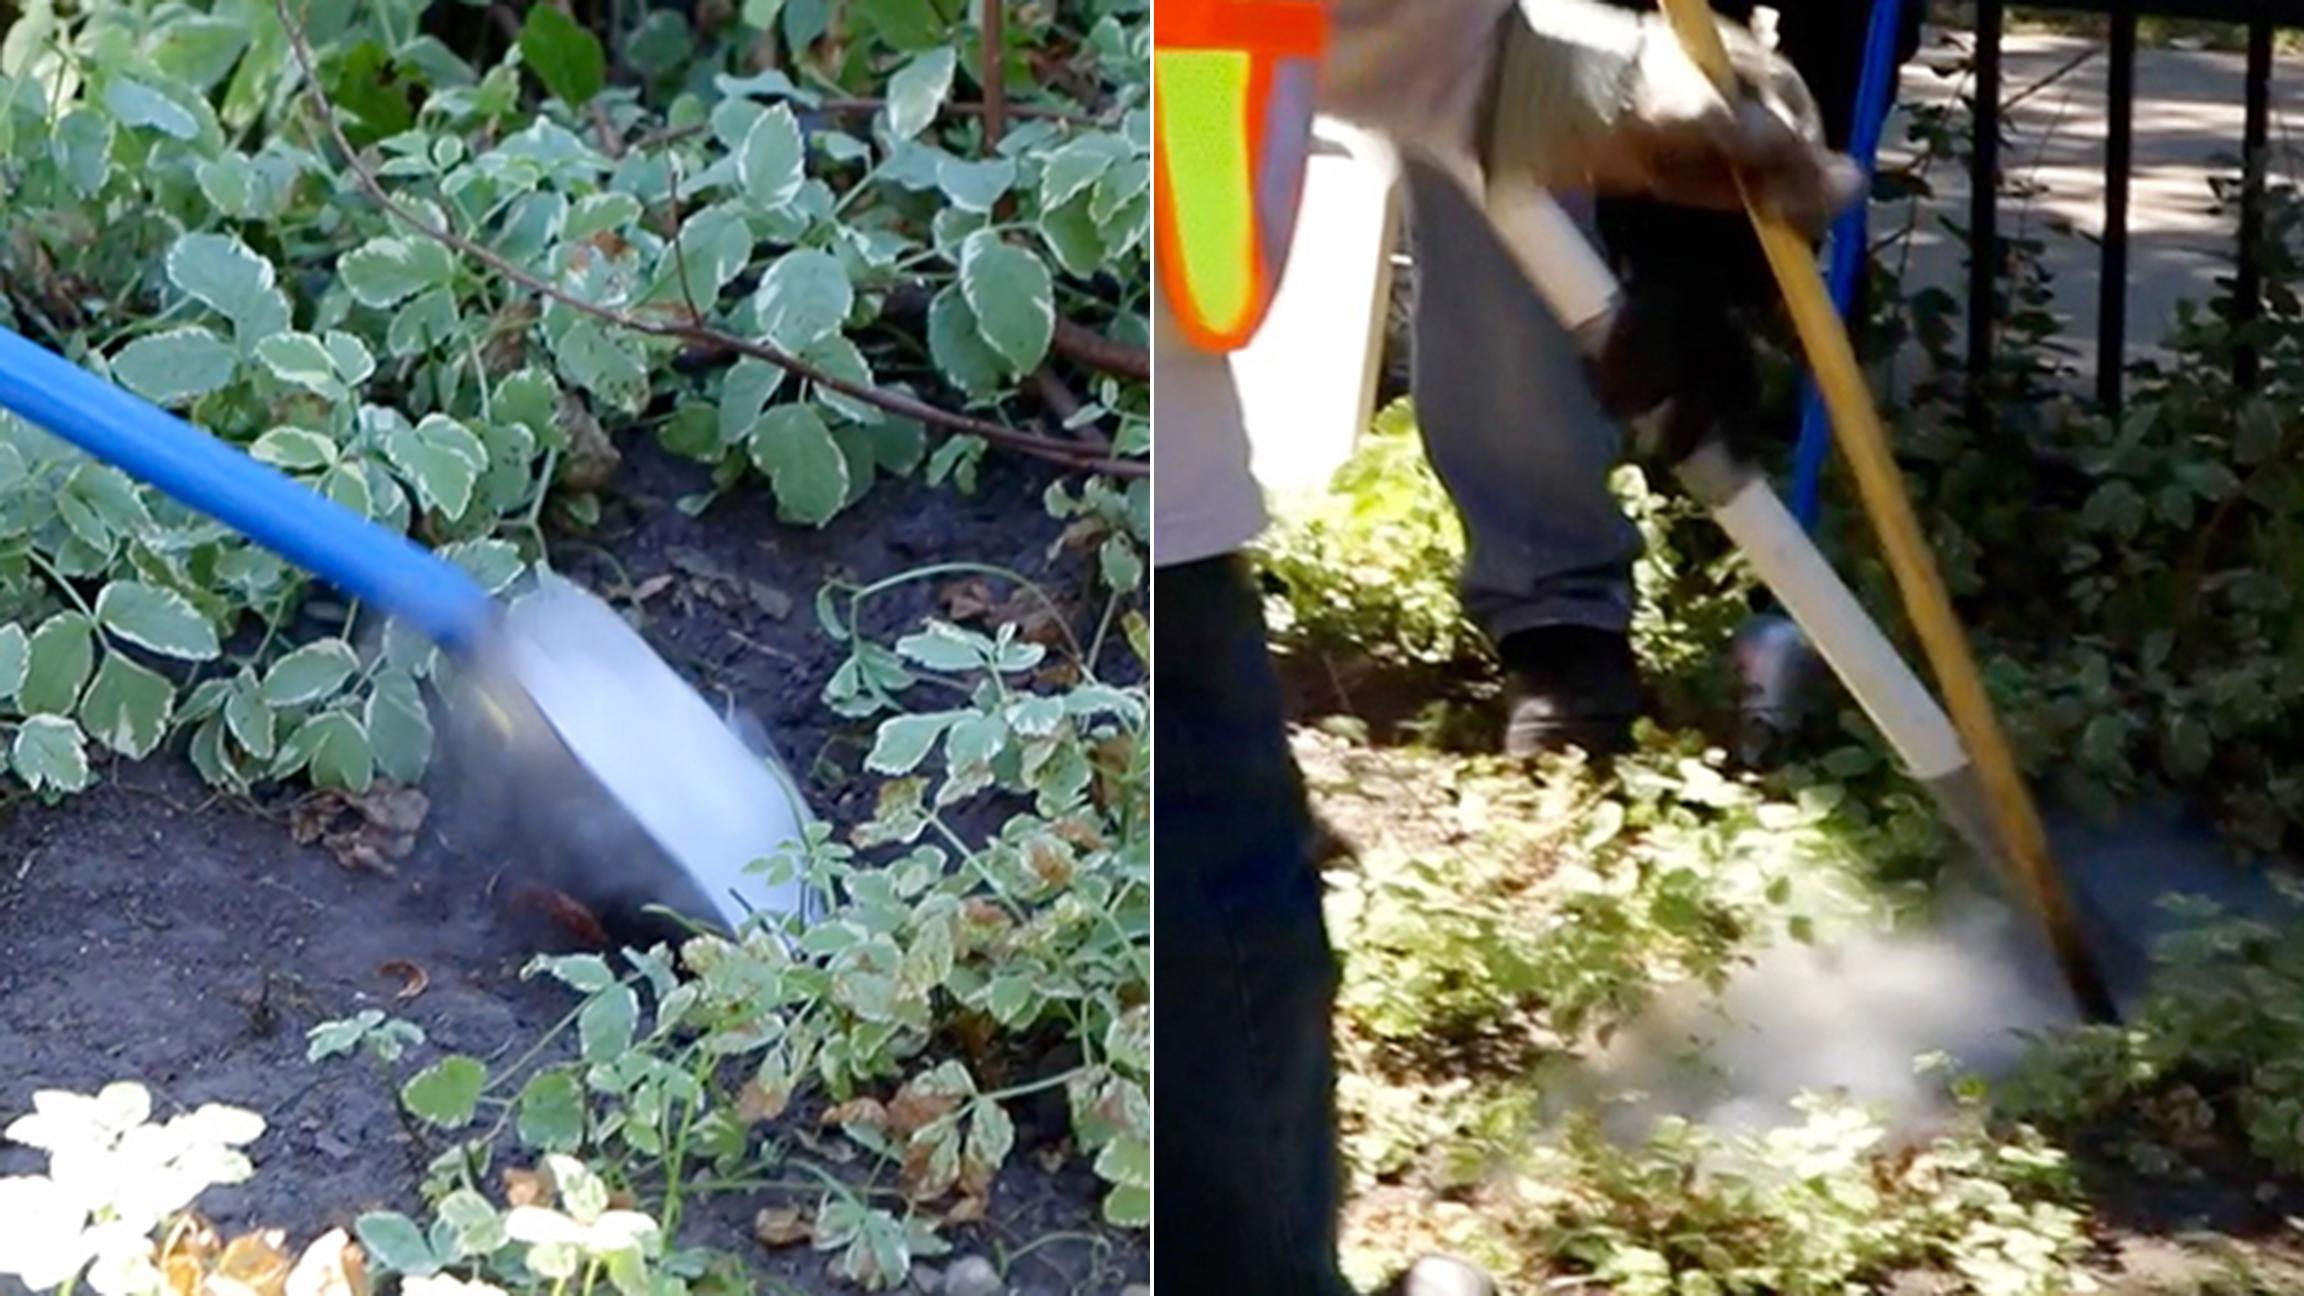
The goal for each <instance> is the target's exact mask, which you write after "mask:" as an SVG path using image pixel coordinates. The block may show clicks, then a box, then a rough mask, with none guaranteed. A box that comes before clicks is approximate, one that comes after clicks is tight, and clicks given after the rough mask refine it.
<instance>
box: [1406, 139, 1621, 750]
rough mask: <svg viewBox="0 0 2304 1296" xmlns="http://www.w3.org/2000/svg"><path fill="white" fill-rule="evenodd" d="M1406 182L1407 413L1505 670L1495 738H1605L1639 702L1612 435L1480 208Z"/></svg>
mask: <svg viewBox="0 0 2304 1296" xmlns="http://www.w3.org/2000/svg"><path fill="white" fill-rule="evenodd" d="M1408 185H1409V202H1410V210H1411V213H1412V218H1413V228H1414V234H1415V256H1416V298H1415V307H1414V342H1413V350H1414V372H1415V377H1414V396H1415V404H1416V420H1417V423H1418V425H1419V426H1420V427H1421V429H1422V430H1423V434H1424V445H1425V450H1426V453H1427V454H1428V455H1429V456H1430V458H1431V461H1432V467H1433V470H1434V471H1435V472H1436V473H1438V474H1439V477H1440V480H1441V482H1442V483H1443V484H1444V485H1445V486H1446V487H1447V489H1448V494H1449V496H1450V498H1451V500H1452V501H1453V502H1454V504H1455V506H1456V511H1457V514H1458V516H1459V517H1460V518H1461V519H1462V521H1463V524H1464V533H1465V541H1466V555H1465V565H1464V573H1463V578H1462V589H1463V599H1464V610H1465V612H1466V614H1467V615H1468V616H1470V618H1471V619H1472V621H1473V623H1474V624H1475V625H1477V626H1478V627H1479V628H1480V629H1481V631H1482V632H1483V633H1485V634H1486V635H1487V636H1488V638H1489V639H1490V641H1491V642H1493V643H1495V644H1496V646H1497V651H1498V654H1499V656H1501V657H1502V658H1503V659H1504V663H1505V666H1506V668H1507V671H1508V674H1509V677H1510V682H1511V687H1512V693H1513V697H1512V716H1511V719H1510V721H1509V725H1508V728H1507V732H1506V738H1505V747H1506V750H1507V751H1512V752H1515V753H1516V754H1525V753H1527V752H1530V751H1535V750H1541V749H1543V748H1546V747H1551V746H1557V745H1559V744H1560V743H1561V742H1564V741H1565V742H1574V743H1576V744H1577V745H1579V746H1584V747H1586V748H1602V749H1606V748H1613V747H1616V746H1619V745H1621V742H1622V730H1623V729H1624V728H1625V727H1626V726H1628V725H1629V724H1630V722H1631V719H1632V716H1633V714H1634V713H1636V712H1637V710H1638V707H1639V683H1638V677H1637V672H1636V671H1635V669H1634V667H1633V662H1632V655H1631V649H1630V644H1629V639H1628V637H1627V635H1628V631H1629V627H1630V625H1631V619H1632V562H1633V560H1634V559H1635V558H1637V557H1638V556H1639V553H1640V533H1639V531H1638V530H1637V529H1635V528H1634V527H1633V526H1632V524H1631V523H1630V522H1629V521H1628V520H1626V518H1625V517H1624V512H1623V507H1622V505H1621V504H1620V503H1619V501H1618V500H1617V499H1616V496H1615V495H1614V493H1613V492H1611V491H1610V490H1609V488H1608V474H1609V472H1610V470H1611V469H1612V468H1614V466H1615V465H1616V462H1617V459H1618V457H1619V455H1620V454H1621V452H1622V443H1623V436H1622V433H1621V431H1620V430H1619V429H1618V428H1617V427H1616V426H1615V424H1614V423H1612V422H1611V421H1610V420H1609V419H1608V417H1607V416H1606V415H1605V414H1603V413H1602V412H1601V410H1600V407H1599V405H1598V404H1597V402H1596V401H1595V400H1594V398H1593V396H1592V394H1591V390H1590V387H1589V385H1588V384H1587V382H1586V380H1585V377H1584V372H1583V368H1582V365H1581V363H1580V361H1579V359H1578V357H1577V354H1576V349H1575V345H1574V343H1573V342H1572V341H1571V340H1570V338H1569V336H1568V333H1567V331H1566V330H1565V329H1563V328H1562V327H1561V325H1560V323H1559V322H1558V321H1557V320H1555V319H1554V318H1553V317H1552V314H1551V312H1550V311H1549V310H1548V309H1547V308H1546V307H1545V306H1544V304H1543V302H1542V301H1541V300H1540V299H1538V297H1537V296H1536V294H1535V291H1534V290H1533V289H1532V288H1530V287H1529V286H1528V283H1527V280H1526V279H1525V278H1523V277H1522V275H1521V273H1520V270H1519V268H1518V266H1517V265H1516V264H1515V263H1514V262H1513V260H1512V257H1511V254H1510V253H1509V252H1507V251H1506V250H1505V249H1504V247H1503V245H1502V244H1501V243H1500V242H1499V241H1498V240H1497V237H1496V235H1495V233H1494V232H1493V231H1492V230H1491V229H1490V228H1489V225H1488V221H1487V218H1486V216H1485V215H1484V214H1482V213H1481V212H1480V211H1478V210H1477V209H1476V208H1474V207H1473V205H1472V204H1471V203H1470V202H1469V201H1468V200H1467V199H1466V198H1465V197H1464V196H1463V195H1462V194H1461V193H1460V192H1459V191H1458V190H1457V189H1456V188H1455V187H1454V186H1453V185H1452V184H1451V183H1450V182H1449V181H1448V180H1447V179H1446V178H1444V177H1442V176H1440V175H1439V174H1437V173H1436V172H1433V171H1431V170H1428V169H1426V168H1424V167H1421V166H1415V165H1411V166H1410V167H1409V168H1408Z"/></svg>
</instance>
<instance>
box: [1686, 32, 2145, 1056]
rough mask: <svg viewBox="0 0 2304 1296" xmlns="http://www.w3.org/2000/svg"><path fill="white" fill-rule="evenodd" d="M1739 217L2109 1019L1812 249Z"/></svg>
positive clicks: (1931, 659) (2040, 890)
mask: <svg viewBox="0 0 2304 1296" xmlns="http://www.w3.org/2000/svg"><path fill="white" fill-rule="evenodd" d="M1661 3H1662V4H1663V6H1664V14H1665V17H1666V18H1667V20H1668V21H1670V23H1671V25H1672V31H1673V34H1674V35H1676V36H1677V37H1679V39H1680V43H1681V46H1682V48H1684V49H1685V50H1686V51H1687V52H1688V56H1689V58H1690V59H1692V60H1693V61H1694V62H1695V64H1696V66H1697V67H1698V68H1699V69H1701V70H1702V71H1703V72H1704V74H1705V75H1707V76H1709V77H1711V78H1712V80H1713V82H1714V84H1716V85H1718V86H1719V87H1720V88H1721V91H1722V92H1723V93H1729V94H1732V93H1735V79H1736V78H1735V68H1734V65H1733V64H1732V63H1731V62H1730V61H1729V58H1728V46H1727V44H1726V42H1724V41H1723V40H1722V39H1721V37H1720V29H1719V27H1718V25H1717V22H1716V20H1715V18H1714V17H1713V14H1712V9H1711V6H1710V5H1709V4H1708V3H1707V2H1706V0H1661ZM1745 210H1746V211H1747V212H1749V213H1750V215H1751V217H1752V224H1753V228H1754V229H1755V230H1756V231H1757V233H1758V234H1759V237H1760V247H1761V250H1762V251H1763V252H1765V253H1766V254H1767V257H1768V265H1769V268H1770V269H1771V270H1773V271H1774V272H1775V275H1776V283H1777V286H1778V288H1779V289H1780V290H1781V291H1782V292H1783V294H1784V304H1785V307H1786V309H1787V310H1788V311H1789V312H1790V314H1791V316H1792V324H1793V327H1794V329H1795V330H1797V331H1798V333H1799V335H1800V345H1801V349H1802V350H1803V351H1805V352H1806V353H1807V356H1808V366H1809V370H1810V371H1811V373H1813V374H1814V376H1815V379H1816V387H1817V390H1818V391H1819V392H1820V393H1821V394H1822V396H1823V399H1824V407H1825V410H1826V411H1827V412H1828V413H1829V414H1830V415H1831V419H1832V427H1833V429H1834V431H1836V432H1837V433H1838V434H1839V441H1840V449H1841V452H1842V453H1843V454H1845V455H1846V456H1847V457H1848V466H1849V470H1850V471H1851V473H1852V474H1853V475H1854V476H1855V478H1856V489H1857V494H1858V496H1859V497H1860V498H1861V499H1862V501H1863V504H1864V511H1865V513H1866V514H1868V515H1869V516H1870V518H1871V520H1872V528H1873V530H1874V532H1875V533H1877V534H1878V536H1879V537H1880V547H1881V549H1882V550H1883V551H1884V552H1885V553H1886V555H1887V558H1888V568H1889V571H1890V572H1891V573H1893V574H1894V576H1895V578H1896V588H1897V591H1898V592H1899V593H1900V594H1901V595H1902V596H1903V600H1904V609H1905V612H1906V614H1907V615H1908V616H1910V617H1911V618H1912V628H1913V631H1914V633H1915V634H1917V635H1918V636H1919V639H1920V646H1921V649H1922V650H1923V651H1924V652H1926V653H1927V655H1928V664H1929V667H1930V669H1931V670H1933V671H1934V672H1935V675H1936V682H1937V685H1938V687H1940V688H1942V689H1943V690H1944V703H1945V709H1946V710H1947V711H1949V712H1950V713H1951V717H1952V725H1953V727H1954V728H1955V729H1957V730H1959V732H1960V738H1961V741H1962V742H1963V743H1964V744H1965V745H1966V747H1967V748H1968V757H1969V759H1970V760H1971V761H1973V762H1974V763H1975V766H1976V772H1977V775H1978V777H1979V778H1980V779H1981V780H1982V782H1983V785H1984V790H1985V794H1986V797H1987V798H1988V800H1989V802H1990V804H1991V807H1992V811H1993V818H1994V820H1995V821H1996V824H1997V827H1998V829H1999V833H2000V840H2001V846H2002V848H2003V849H2004V850H2006V851H2007V853H2008V857H2009V860H2010V861H2011V862H2012V863H2013V864H2014V865H2015V868H2016V871H2017V875H2018V880H2019V882H2020V884H2021V885H2022V886H2023V888H2024V890H2025V892H2026V898H2027V899H2029V900H2030V901H2031V903H2032V907H2033V910H2034V912H2035V913H2036V914H2037V915H2038V916H2039V918H2040V921H2041V924H2042V925H2043V926H2044V927H2045V928H2046V929H2047V933H2048V938H2049V942H2050V944H2051V946H2052V947H2053V948H2054V950H2055V953H2056V959H2057V962H2058V963H2059V964H2060V965H2061V966H2062V969H2063V972H2064V976H2065V979H2066V980H2067V981H2068V982H2069V983H2070V984H2071V986H2072V990H2073V994H2074V995H2075V996H2076V997H2077V998H2078V999H2079V1001H2080V1004H2081V1007H2082V1008H2083V1009H2085V1010H2086V1011H2087V1012H2088V1013H2089V1014H2090V1015H2091V1016H2094V1017H2097V1018H2100V1019H2109V1018H2111V1017H2112V1016H2113V1015H2114V1009H2113V1006H2112V1001H2111V995H2110V993H2109V991H2108V990H2107V989H2106V987H2105V984H2104V978H2103V974H2102V972H2101V970H2100V969H2099V968H2098V967H2097V966H2096V962H2095V960H2094V959H2093V958H2092V957H2090V955H2089V953H2088V949H2087V945H2086V944H2085V942H2084V941H2083V940H2082V939H2081V936H2080V930H2079V925H2078V922H2077V920H2076V918H2075V915H2074V914H2073V911H2072V902H2071V898H2070V896H2069V895H2068V894H2067V893H2066V892H2065V889H2064V884H2063V879H2062V877H2061V876H2060V875H2059V873H2058V872H2057V869H2056V865H2055V861H2054V860H2053V859H2052V858H2051V856H2050V853H2049V848H2048V834H2047V830H2046V829H2045V828H2044V827H2043V826H2042V825H2041V822H2040V813H2039V810H2038V808H2037V807H2036V806H2035V805H2034V804H2033V801H2032V793H2031V790H2030V789H2029V788H2027V787H2026V786H2025V783H2024V776H2023V773H2022V772H2021V771H2020V770H2019V769H2018V768H2017V766H2016V757H2015V754H2014V753H2013V752H2012V751H2011V750H2010V749H2009V746H2008V739H2007V736H2006V735H2005V734H2004V733H2003V732H2002V731H2001V728H2000V719H1999V717H1998V715H1997V714H1995V713H1994V711H1993V709H1992V701H1991V697H1990V696H1989V695H1988V694H1987V693H1986V692H1985V690H1984V679H1983V676H1982V675H1981V674H1979V673H1978V671H1977V669H1976V658H1975V654H1974V652H1973V651H1972V650H1971V649H1970V647H1969V645H1968V636H1967V633H1966V632H1965V631H1964V630H1962V629H1961V626H1960V621H1959V618H1958V617H1957V616H1955V615H1954V613H1953V611H1952V599H1951V596H1950V594H1948V593H1947V592H1946V591H1945V588H1944V580H1943V577H1942V576H1941V575H1939V574H1938V572H1937V570H1936V561H1935V558H1934V556H1933V555H1932V554H1931V553H1930V551H1929V548H1928V542H1927V539H1926V537H1925V535H1924V533H1923V532H1922V531H1921V529H1920V521H1919V518H1918V517H1917V516H1916V515H1915V514H1914V513H1913V511H1912V501H1911V497H1910V496H1909V495H1907V494H1906V493H1905V490H1904V479H1903V475H1902V473H1901V472H1900V471H1899V470H1898V468H1897V466H1896V459H1895V456H1894V455H1893V454H1892V453H1891V452H1890V450H1889V446H1888V434H1887V432H1886V431H1885V430H1884V429H1883V428H1882V427H1881V424H1880V416H1879V412H1878V411H1877V410H1876V409H1875V408H1874V407H1873V404H1872V393H1871V390H1870V388H1869V387H1868V386H1866V384H1865V381H1864V372H1863V369H1862V367H1861V366H1859V365H1858V363H1857V361H1856V349H1855V347H1854V345H1853V344H1852V343H1851V342H1850V341H1849V339H1848V330H1847V328H1846V326H1845V324H1844V323H1843V322H1842V320H1841V319H1840V314H1839V312H1838V311H1836V310H1834V309H1833V308H1832V299H1831V296H1830V294H1829V293H1827V292H1826V290H1825V287H1824V276H1823V275H1822V273H1821V272H1819V271H1818V270H1817V268H1816V259H1815V257H1814V255H1813V254H1812V253H1811V251H1810V249H1809V246H1808V241H1807V240H1806V239H1805V238H1803V237H1802V236H1801V235H1800V234H1799V232H1798V231H1796V230H1794V229H1793V228H1792V227H1791V226H1789V225H1787V224H1785V223H1784V222H1783V221H1781V220H1778V219H1776V218H1775V217H1774V216H1772V215H1771V214H1770V213H1768V212H1765V211H1762V210H1760V208H1759V207H1758V206H1757V205H1756V204H1754V203H1753V202H1752V199H1751V194H1750V192H1749V191H1746V193H1745Z"/></svg>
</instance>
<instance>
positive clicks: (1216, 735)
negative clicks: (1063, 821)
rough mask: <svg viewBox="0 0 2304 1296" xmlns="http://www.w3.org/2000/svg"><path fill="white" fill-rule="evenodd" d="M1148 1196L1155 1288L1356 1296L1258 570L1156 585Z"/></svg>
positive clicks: (1302, 839)
mask: <svg viewBox="0 0 2304 1296" xmlns="http://www.w3.org/2000/svg"><path fill="white" fill-rule="evenodd" d="M1153 596H1154V598H1155V599H1156V600H1157V606H1158V612H1157V614H1156V615H1157V616H1158V618H1159V623H1160V652H1159V655H1158V659H1157V661H1156V663H1155V665H1154V675H1153V698H1154V709H1153V712H1154V720H1153V737H1154V744H1155V745H1154V747H1153V761H1154V784H1153V812H1152V813H1153V841H1154V848H1155V850H1156V852H1157V855H1156V860H1157V863H1156V864H1155V865H1154V878H1153V896H1154V899H1153V930H1154V932H1155V933H1156V935H1155V937H1154V939H1153V955H1152V956H1153V962H1154V968H1153V978H1154V985H1155V991H1154V994H1153V1001H1152V1015H1153V1031H1154V1038H1155V1040H1156V1041H1157V1047H1158V1049H1159V1058H1160V1063H1159V1070H1158V1072H1157V1074H1156V1076H1155V1079H1154V1082H1153V1084H1154V1088H1153V1141H1154V1149H1155V1153H1156V1156H1157V1159H1158V1162H1157V1163H1158V1167H1159V1169H1158V1174H1159V1179H1160V1190H1159V1192H1158V1193H1157V1194H1155V1195H1154V1199H1153V1203H1154V1204H1153V1213H1154V1220H1153V1236H1154V1237H1155V1238H1157V1239H1158V1243H1157V1259H1156V1269H1155V1276H1156V1279H1165V1280H1167V1282H1168V1283H1169V1285H1168V1286H1167V1287H1164V1288H1161V1290H1162V1291H1172V1292H1177V1293H1180V1294H1190V1296H1197V1294H1198V1293H1203V1292H1205V1293H1210V1294H1211V1296H1214V1294H1216V1293H1225V1292H1239V1293H1244V1294H1245V1293H1251V1292H1253V1293H1258V1294H1259V1296H1261V1294H1263V1293H1271V1294H1272V1296H1298V1294H1301V1296H1348V1293H1349V1290H1350V1289H1349V1288H1348V1287H1346V1286H1345V1284H1344V1280H1343V1278H1342V1276H1341V1274H1340V1273H1339V1272H1338V1270H1337V1267H1336V1212H1337V1208H1338V1205H1339V1199H1340V1183H1339V1177H1338V1175H1339V1172H1338V1162H1337V1152H1336V1113H1335V1067H1334V1062H1333V1060H1332V1058H1331V1055H1330V1050H1331V1046H1332V1037H1331V1034H1330V1025H1329V1020H1330V1014H1331V1011H1332V1009H1333V1005H1334V1001H1335V991H1336V962H1335V957H1334V954H1333V953H1332V951H1331V950H1330V948H1329V945H1328V934H1327V929H1326V927H1325V926H1324V925H1323V924H1322V920H1321V914H1320V881H1319V876H1318V874H1317V872H1316V871H1315V867H1316V866H1315V862H1314V860H1313V858H1312V849H1311V839H1312V833H1311V823H1310V818H1309V813H1308V811H1307V809H1306V806H1305V800H1304V792H1303V787H1302V784H1301V781H1300V780H1299V778H1298V776H1297V772H1296V766H1295V762H1294V759H1293V758H1292V757H1291V756H1290V754H1289V751H1288V741H1287V731H1286V727H1285V720H1284V713H1283V711H1282V708H1281V698H1280V687H1279V681H1278V679H1277V677H1276V676H1275V675H1274V673H1273V669H1272V662H1271V658H1270V657H1269V656H1268V655H1267V653H1266V651H1265V644H1264V619H1263V613H1262V608H1261V605H1260V604H1259V602H1258V598H1257V594H1256V589H1255V585H1254V578H1253V576H1252V574H1251V571H1250V568H1249V566H1248V564H1247V562H1246V561H1245V560H1243V559H1241V558H1239V557H1237V556H1232V557H1225V558H1214V559H1210V560H1208V561H1206V562H1198V563H1189V564H1184V565H1181V566H1177V567H1171V568H1164V569H1162V570H1161V571H1160V572H1159V573H1158V574H1157V575H1156V576H1155V577H1154V587H1153Z"/></svg>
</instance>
